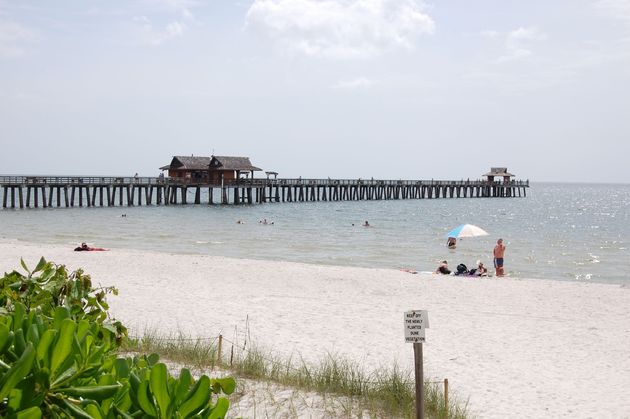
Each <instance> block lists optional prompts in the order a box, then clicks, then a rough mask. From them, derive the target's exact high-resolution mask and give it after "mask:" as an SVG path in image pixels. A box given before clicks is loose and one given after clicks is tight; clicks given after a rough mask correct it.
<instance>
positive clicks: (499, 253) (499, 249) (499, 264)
mask: <svg viewBox="0 0 630 419" xmlns="http://www.w3.org/2000/svg"><path fill="white" fill-rule="evenodd" d="M504 253H505V245H504V244H503V239H499V240H497V245H496V246H494V268H495V269H496V273H497V276H503V254H504Z"/></svg>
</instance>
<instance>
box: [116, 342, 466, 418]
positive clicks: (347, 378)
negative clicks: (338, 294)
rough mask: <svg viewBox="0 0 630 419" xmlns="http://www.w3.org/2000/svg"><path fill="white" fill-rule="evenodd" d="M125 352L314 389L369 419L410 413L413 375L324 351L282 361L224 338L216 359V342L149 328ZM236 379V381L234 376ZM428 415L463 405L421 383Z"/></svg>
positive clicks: (451, 413) (458, 410) (447, 414)
mask: <svg viewBox="0 0 630 419" xmlns="http://www.w3.org/2000/svg"><path fill="white" fill-rule="evenodd" d="M125 350H128V351H133V352H139V353H157V354H158V355H160V357H161V358H164V359H167V360H169V361H171V362H175V363H178V364H181V365H185V366H188V367H194V368H198V369H201V370H204V369H213V368H215V367H219V368H222V369H226V370H228V371H230V372H231V373H232V374H233V375H234V376H236V377H243V378H249V379H254V380H260V381H268V382H273V383H276V384H280V385H283V386H288V387H291V388H295V389H298V390H304V391H315V392H317V393H320V394H326V395H331V396H341V397H348V398H352V400H354V401H355V402H356V403H357V404H358V406H359V408H360V410H361V411H365V412H367V413H368V414H370V416H372V417H400V418H413V417H415V384H414V380H413V376H412V373H411V372H410V371H403V370H401V369H400V368H399V367H398V366H396V365H394V366H393V367H391V368H378V369H376V370H374V371H372V372H369V373H368V372H366V371H365V370H364V369H363V368H362V367H361V365H359V364H357V363H356V362H354V361H351V360H347V359H343V358H341V357H339V356H336V355H335V354H328V355H327V356H326V357H325V358H324V359H322V360H320V361H319V362H318V363H315V364H312V363H307V362H306V361H304V360H303V359H299V360H297V361H296V360H294V359H281V358H279V357H277V356H274V355H273V354H271V353H268V352H265V351H263V350H261V349H259V348H258V347H256V346H255V345H254V346H252V345H251V343H250V342H245V343H244V344H243V345H242V346H241V345H239V347H238V348H237V347H236V345H233V344H231V343H227V342H226V341H225V340H224V341H223V348H222V355H221V359H218V352H219V347H218V341H217V340H216V339H215V340H207V339H191V338H189V337H187V336H184V335H183V334H176V335H170V336H160V335H159V334H157V333H156V332H154V331H148V332H145V334H144V335H143V336H142V337H139V338H134V339H129V340H128V342H127V345H126V346H125ZM237 381H238V380H237ZM425 414H426V417H427V418H440V419H442V418H443V419H451V418H453V419H465V418H467V417H468V413H467V408H466V405H462V404H461V403H460V402H459V401H458V400H457V399H456V398H455V397H453V396H452V395H450V397H449V405H448V408H447V406H445V401H444V392H443V387H442V384H441V383H436V382H431V381H426V382H425Z"/></svg>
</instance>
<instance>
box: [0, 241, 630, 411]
mask: <svg viewBox="0 0 630 419" xmlns="http://www.w3.org/2000/svg"><path fill="white" fill-rule="evenodd" d="M41 256H44V257H45V258H46V259H47V260H49V261H53V262H55V263H59V264H64V265H66V266H67V267H68V269H69V270H75V269H77V268H83V269H84V271H85V272H86V273H88V274H90V275H91V277H92V280H93V283H94V284H95V285H98V284H101V285H106V286H115V287H117V288H118V289H119V291H120V294H119V296H117V297H110V298H109V303H110V311H111V313H112V315H113V316H115V317H116V318H118V319H119V320H121V321H123V323H124V324H125V325H127V326H128V327H129V329H130V334H131V333H134V332H136V333H142V331H143V330H146V329H148V328H151V329H155V330H158V331H159V332H161V333H165V334H166V333H176V332H182V333H185V334H189V335H191V336H197V337H209V336H217V335H218V334H219V333H222V334H223V335H224V336H226V337H227V338H229V339H234V336H236V337H237V338H239V339H240V336H243V334H244V333H245V332H246V330H245V329H246V328H247V327H249V330H248V331H247V332H248V333H249V334H250V335H251V338H252V341H253V342H254V343H256V344H258V345H260V346H262V347H264V348H267V349H269V350H271V351H273V352H274V353H278V354H281V355H282V356H283V357H286V358H288V357H289V356H291V355H294V356H295V355H297V354H299V355H301V356H302V357H304V359H305V360H307V361H315V360H318V359H321V358H322V357H324V356H326V354H327V353H331V352H332V353H335V354H338V355H339V356H341V357H345V358H349V359H352V360H354V361H356V362H359V363H361V364H362V365H364V366H365V367H366V368H368V369H369V368H377V367H378V366H391V365H392V364H393V363H398V365H400V366H401V367H402V368H404V369H411V367H412V365H413V355H412V345H409V344H406V343H404V337H403V336H404V334H403V312H404V311H407V310H411V309H426V310H428V311H429V317H430V323H431V328H430V329H429V330H427V332H426V336H427V342H426V344H425V349H424V351H425V374H426V376H427V377H435V378H438V379H442V378H448V379H449V382H450V383H451V387H452V388H453V390H454V391H455V393H456V395H457V396H458V398H459V399H460V400H464V401H465V400H466V399H468V398H470V399H469V408H470V412H471V414H472V415H473V416H475V415H478V416H481V417H496V418H499V417H518V416H529V417H624V416H628V415H630V400H628V399H627V397H625V389H627V388H628V387H629V386H630V357H628V356H627V351H628V348H630V327H628V326H627V320H628V319H630V288H628V287H625V286H623V285H618V284H606V283H596V282H577V281H559V280H555V279H531V278H511V277H508V278H499V279H498V278H494V277H492V278H470V277H468V278H460V277H454V276H439V275H427V274H417V275H412V274H409V273H406V272H401V271H398V270H393V269H382V268H359V267H348V266H333V265H316V264H306V263H297V262H284V261H269V260H252V259H235V258H227V257H222V256H208V255H186V254H179V253H176V254H173V253H162V252H155V251H138V250H127V249H114V250H111V251H108V252H74V251H73V250H72V249H71V248H66V247H62V246H57V245H48V244H44V245H42V244H37V243H28V242H23V241H21V240H10V239H0V264H1V265H0V268H1V269H2V270H3V271H6V272H9V271H11V270H13V269H18V268H19V269H18V270H21V268H20V257H23V258H24V260H25V262H26V264H27V266H29V267H34V266H35V264H36V263H37V261H38V260H39V257H41Z"/></svg>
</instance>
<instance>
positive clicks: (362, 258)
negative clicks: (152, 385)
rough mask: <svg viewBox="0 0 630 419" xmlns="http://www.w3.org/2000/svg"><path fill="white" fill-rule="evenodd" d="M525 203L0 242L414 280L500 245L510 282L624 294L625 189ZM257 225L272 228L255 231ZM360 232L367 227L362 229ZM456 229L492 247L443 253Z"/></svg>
mask: <svg viewBox="0 0 630 419" xmlns="http://www.w3.org/2000/svg"><path fill="white" fill-rule="evenodd" d="M527 192H528V197H527V198H512V199H436V200H409V201H364V202H319V203H299V204H298V203H276V204H263V205H252V206H207V205H197V206H195V205H187V206H168V207H164V206H161V207H115V208H71V209H65V208H61V209H56V208H54V209H29V210H0V236H2V237H3V238H6V239H19V240H24V241H30V242H42V243H52V244H63V245H67V246H68V248H69V249H71V248H73V247H74V246H76V245H77V244H78V243H79V242H82V241H86V242H88V243H89V244H91V245H94V246H104V247H110V248H134V249H147V250H157V251H167V252H172V253H188V254H208V255H220V256H229V257H236V258H249V259H270V260H287V261H299V262H306V263H315V264H329V265H346V266H362V267H379V268H394V269H396V268H413V269H416V270H419V271H431V270H433V269H435V267H436V266H437V264H438V262H439V261H440V260H443V259H446V260H448V261H449V264H450V265H451V266H453V267H454V266H456V265H457V264H458V263H462V262H463V263H464V264H466V265H468V266H469V267H472V266H474V264H475V262H476V260H478V259H480V260H482V261H484V262H485V263H486V265H487V266H489V267H491V266H492V248H493V246H494V244H495V242H496V240H497V238H499V237H502V238H503V239H504V241H505V242H506V245H507V251H506V261H505V268H506V272H507V274H508V275H510V276H514V277H528V278H550V279H558V280H577V281H596V282H612V283H626V284H630V185H590V184H589V185H577V184H533V185H532V187H531V188H530V189H529V190H528V191H527ZM122 214H126V216H125V217H122ZM264 218H266V219H267V220H268V221H269V222H271V221H273V222H274V224H273V225H261V224H260V223H259V220H261V219H264ZM237 220H243V221H244V222H245V223H244V224H237V223H236V221H237ZM365 220H369V222H370V224H371V225H372V226H373V227H370V228H365V227H361V226H360V225H361V223H362V222H364V221H365ZM463 223H470V224H476V225H478V226H480V227H482V228H484V229H485V230H487V231H488V232H489V233H490V235H489V236H487V237H478V238H470V239H463V240H460V241H459V243H458V246H457V249H455V250H448V249H447V248H446V245H445V243H446V237H445V235H446V233H447V232H448V231H449V230H451V229H452V228H454V227H456V226H457V225H459V224H463ZM352 224H354V226H353V225H352ZM56 262H58V263H63V261H56Z"/></svg>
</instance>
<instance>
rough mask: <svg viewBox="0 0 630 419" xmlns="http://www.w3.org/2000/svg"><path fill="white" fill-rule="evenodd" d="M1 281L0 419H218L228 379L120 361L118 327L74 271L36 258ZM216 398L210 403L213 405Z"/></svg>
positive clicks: (99, 295)
mask: <svg viewBox="0 0 630 419" xmlns="http://www.w3.org/2000/svg"><path fill="white" fill-rule="evenodd" d="M22 266H23V268H24V269H25V270H26V272H27V275H22V274H20V273H19V272H17V271H13V272H11V273H10V274H5V275H4V277H3V278H2V279H0V416H1V417H8V418H25V419H26V418H40V417H51V418H70V417H72V418H74V417H84V418H118V417H123V418H128V417H155V418H173V417H174V418H187V417H193V416H194V417H201V418H222V417H225V414H226V412H227V410H228V407H229V401H228V400H227V399H226V398H224V397H219V395H220V394H221V393H224V394H231V393H232V392H233V391H234V388H235V385H236V384H235V382H234V380H233V379H232V378H229V377H228V378H223V379H210V378H209V377H207V376H205V375H204V376H201V377H200V378H199V379H198V380H195V379H193V377H192V376H191V374H190V372H189V371H188V370H187V369H182V370H181V373H180V375H179V377H178V378H175V377H173V376H171V375H170V374H169V373H168V371H167V369H166V366H165V365H164V364H163V363H160V362H158V361H159V357H158V356H157V355H155V354H153V355H149V356H146V355H144V356H136V357H134V358H119V357H117V351H118V349H119V347H120V344H121V342H122V341H123V340H124V339H125V338H126V333H127V331H126V329H125V327H124V326H123V325H122V324H120V322H117V321H115V320H112V319H110V318H109V316H108V313H107V309H108V306H107V303H106V299H105V297H106V295H107V294H109V293H116V292H117V291H116V290H115V289H114V288H101V289H98V290H95V289H93V288H92V284H91V281H90V278H89V276H88V275H85V274H84V273H83V272H82V271H81V270H78V271H76V272H73V273H72V274H70V275H68V273H67V271H66V269H65V267H64V266H58V265H55V264H53V263H50V262H46V261H45V260H44V259H43V258H42V259H41V260H40V262H39V263H38V265H37V267H36V268H35V270H34V271H33V272H31V271H29V270H28V268H27V267H26V266H25V264H24V262H22ZM213 394H216V395H217V397H216V400H215V401H213V400H212V396H213Z"/></svg>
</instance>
